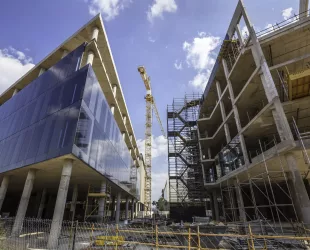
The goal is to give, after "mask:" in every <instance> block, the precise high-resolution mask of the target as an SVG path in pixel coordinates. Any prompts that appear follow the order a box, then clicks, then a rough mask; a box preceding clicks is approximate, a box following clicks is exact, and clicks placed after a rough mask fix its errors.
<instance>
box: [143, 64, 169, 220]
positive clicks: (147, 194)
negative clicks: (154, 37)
mask: <svg viewBox="0 0 310 250" xmlns="http://www.w3.org/2000/svg"><path fill="white" fill-rule="evenodd" d="M138 71H139V73H140V75H141V77H142V80H143V82H144V85H145V88H146V95H145V102H146V115H145V152H144V157H145V159H144V162H145V186H144V202H145V205H146V207H147V210H146V211H149V212H150V215H151V211H152V197H151V196H152V113H153V112H152V111H153V110H154V111H155V115H156V118H157V120H158V122H159V125H160V128H161V131H162V133H163V135H164V136H165V130H164V128H163V126H162V122H161V120H160V117H159V113H158V110H157V107H156V104H155V100H154V97H153V95H152V89H151V82H150V78H149V77H148V75H147V74H146V71H145V68H144V67H143V66H139V67H138ZM165 137H166V136H165Z"/></svg>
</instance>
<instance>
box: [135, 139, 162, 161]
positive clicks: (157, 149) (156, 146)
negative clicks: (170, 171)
mask: <svg viewBox="0 0 310 250" xmlns="http://www.w3.org/2000/svg"><path fill="white" fill-rule="evenodd" d="M137 144H138V148H139V151H140V152H141V153H142V154H143V156H144V152H145V140H141V139H139V140H137ZM163 155H167V139H165V137H164V136H163V135H160V136H157V137H155V136H154V135H152V159H153V158H156V157H159V156H163Z"/></svg>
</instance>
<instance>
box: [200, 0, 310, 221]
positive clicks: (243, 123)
mask: <svg viewBox="0 0 310 250" xmlns="http://www.w3.org/2000/svg"><path fill="white" fill-rule="evenodd" d="M307 10H308V1H303V0H301V1H300V14H299V15H298V16H295V17H292V18H290V19H288V20H286V21H285V22H283V23H281V24H278V25H276V26H275V27H271V28H270V29H266V30H264V31H262V32H259V33H256V32H255V30H254V28H253V24H252V23H251V22H250V19H249V16H248V14H247V12H246V9H245V7H244V5H243V2H242V1H241V0H240V1H239V2H238V5H237V7H236V10H235V12H234V15H233V17H232V20H231V23H230V25H229V28H228V31H227V34H226V37H225V40H224V41H223V44H222V47H221V50H220V53H219V55H218V57H217V60H216V63H215V66H214V68H213V70H212V73H211V76H210V79H209V81H208V84H207V87H206V90H205V92H204V97H203V104H202V105H201V110H200V118H199V120H198V127H199V132H200V133H199V136H200V139H199V142H200V143H199V145H200V150H201V162H202V167H203V172H204V185H205V188H206V189H207V190H208V191H209V194H210V196H211V197H213V199H212V200H213V212H214V217H215V219H219V216H220V213H219V208H220V207H223V214H224V215H225V217H226V220H238V221H240V220H241V221H246V220H247V221H248V220H253V219H263V218H268V219H270V220H272V219H273V220H274V221H281V220H283V219H284V217H288V218H294V214H295V215H296V214H297V217H298V219H299V220H300V221H303V222H304V223H310V201H309V196H308V193H307V190H306V186H305V184H304V183H306V184H307V182H308V180H307V178H309V176H308V175H307V171H308V164H309V162H308V156H307V150H308V149H309V144H307V142H306V141H305V140H299V139H300V136H299V135H300V134H299V131H301V130H304V129H306V127H307V126H308V125H307V124H308V123H309V121H310V117H309V111H310V96H309V70H308V61H309V60H310V48H309V47H310V42H309V37H310V35H309V27H310V18H309V16H308V11H307ZM241 25H245V26H246V27H247V29H248V36H247V37H244V36H243V35H242V34H241V31H240V26H241ZM293 81H295V82H293ZM292 117H294V119H293V118H292ZM294 120H295V121H296V124H297V126H295V125H294V124H295V123H294ZM294 126H295V128H294ZM303 146H304V147H303ZM305 173H306V174H305ZM279 176H280V178H279ZM266 185H267V186H266ZM223 192H226V194H227V196H225V195H223ZM281 192H283V193H281ZM280 193H281V194H283V195H281V194H280ZM284 196H285V198H283V197H284ZM225 197H226V198H225ZM227 197H228V198H227ZM280 199H283V200H282V201H281V200H280ZM228 200H229V201H228ZM249 200H251V202H249ZM229 202H230V205H229V206H228V205H227V203H229ZM249 204H250V205H249ZM282 205H283V206H284V205H285V206H287V207H289V208H287V210H286V211H284V210H283V209H282V208H281V206H282ZM228 217H229V218H228ZM295 218H296V217H295Z"/></svg>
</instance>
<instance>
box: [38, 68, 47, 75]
mask: <svg viewBox="0 0 310 250" xmlns="http://www.w3.org/2000/svg"><path fill="white" fill-rule="evenodd" d="M45 71H46V69H45V68H40V72H39V76H40V75H42V74H43V73H44V72H45Z"/></svg>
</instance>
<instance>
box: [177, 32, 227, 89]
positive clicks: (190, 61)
mask: <svg viewBox="0 0 310 250" xmlns="http://www.w3.org/2000/svg"><path fill="white" fill-rule="evenodd" d="M220 42H221V40H220V38H219V37H215V36H211V35H207V34H206V33H205V32H199V33H198V37H195V38H194V39H193V41H192V42H191V43H189V42H187V41H185V42H184V43H183V50H184V51H185V52H186V62H187V65H188V66H189V67H191V68H193V69H195V70H196V71H197V75H196V76H195V77H194V79H193V80H192V81H190V82H189V84H190V85H192V86H194V87H196V88H197V89H199V90H203V89H204V88H205V86H206V84H207V81H208V79H209V76H210V73H211V70H212V68H213V65H214V63H215V57H216V55H215V53H214V50H215V49H216V48H217V47H218V46H219V45H220Z"/></svg>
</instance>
